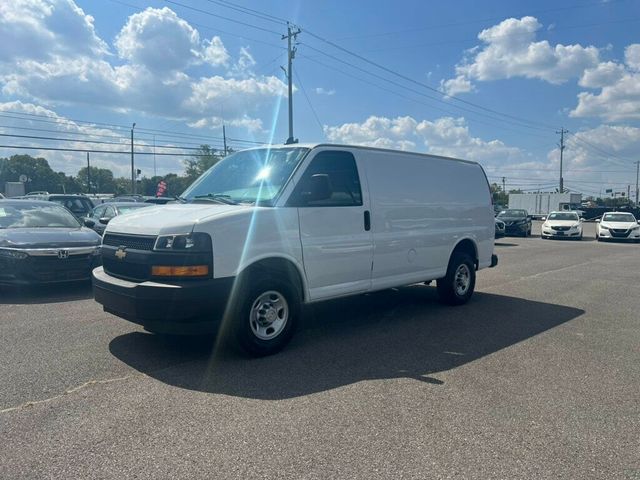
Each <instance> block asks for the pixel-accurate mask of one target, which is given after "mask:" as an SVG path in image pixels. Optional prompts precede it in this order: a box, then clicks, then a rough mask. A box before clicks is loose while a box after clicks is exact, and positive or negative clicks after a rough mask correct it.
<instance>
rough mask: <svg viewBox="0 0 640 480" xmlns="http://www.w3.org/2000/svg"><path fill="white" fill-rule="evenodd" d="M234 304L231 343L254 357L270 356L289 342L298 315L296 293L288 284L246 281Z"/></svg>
mask: <svg viewBox="0 0 640 480" xmlns="http://www.w3.org/2000/svg"><path fill="white" fill-rule="evenodd" d="M243 290H244V292H242V293H241V294H240V295H239V298H238V301H237V308H236V309H235V312H236V314H235V315H234V317H235V318H234V320H233V321H234V324H235V329H234V330H235V340H236V343H237V345H238V346H239V347H240V348H241V349H242V350H243V351H244V352H246V353H247V354H249V355H251V356H254V357H263V356H266V355H272V354H274V353H277V352H279V351H280V350H282V349H283V348H284V347H285V346H286V345H287V343H289V341H290V340H291V337H292V336H293V333H294V331H295V327H296V324H297V322H298V317H299V315H300V313H299V312H300V303H301V300H300V293H299V290H298V289H297V288H296V287H295V285H293V283H292V282H290V281H288V280H286V279H279V278H273V277H267V276H260V277H258V278H255V279H250V280H249V285H248V286H247V287H246V289H243Z"/></svg>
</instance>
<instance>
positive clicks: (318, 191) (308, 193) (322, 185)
mask: <svg viewBox="0 0 640 480" xmlns="http://www.w3.org/2000/svg"><path fill="white" fill-rule="evenodd" d="M331 194H332V189H331V180H329V175H327V174H324V173H316V174H315V175H312V176H311V178H310V179H309V184H308V188H307V189H305V190H303V191H301V192H300V204H301V205H307V204H308V203H309V202H318V201H320V200H327V199H328V198H331Z"/></svg>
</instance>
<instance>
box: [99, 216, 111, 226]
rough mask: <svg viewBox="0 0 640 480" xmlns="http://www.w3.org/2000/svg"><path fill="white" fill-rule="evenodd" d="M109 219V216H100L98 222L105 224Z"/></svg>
mask: <svg viewBox="0 0 640 480" xmlns="http://www.w3.org/2000/svg"><path fill="white" fill-rule="evenodd" d="M109 220H111V219H110V218H109V217H100V220H99V221H100V223H104V224H105V225H106V224H107V223H109Z"/></svg>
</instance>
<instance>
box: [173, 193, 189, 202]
mask: <svg viewBox="0 0 640 480" xmlns="http://www.w3.org/2000/svg"><path fill="white" fill-rule="evenodd" d="M173 199H174V200H175V201H176V202H180V203H187V199H186V198H184V197H181V196H180V195H174V196H173Z"/></svg>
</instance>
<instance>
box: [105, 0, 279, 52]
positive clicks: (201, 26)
mask: <svg viewBox="0 0 640 480" xmlns="http://www.w3.org/2000/svg"><path fill="white" fill-rule="evenodd" d="M109 1H110V2H113V3H117V4H120V5H124V6H125V7H129V8H132V9H134V10H142V9H143V7H140V6H138V5H132V4H131V3H127V2H123V1H121V0H109ZM189 24H190V25H193V26H194V27H198V28H202V29H204V30H210V31H212V32H216V33H222V34H224V35H229V36H231V37H236V38H241V39H243V40H250V41H252V42H256V43H261V44H263V45H268V46H269V47H272V48H277V49H280V50H283V49H284V47H282V45H275V44H273V43H269V42H265V41H264V40H258V39H257V38H252V37H247V36H245V35H239V34H237V33H233V32H229V31H226V30H221V29H219V28H213V27H210V26H208V25H203V24H201V23H196V22H193V21H191V20H189Z"/></svg>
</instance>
